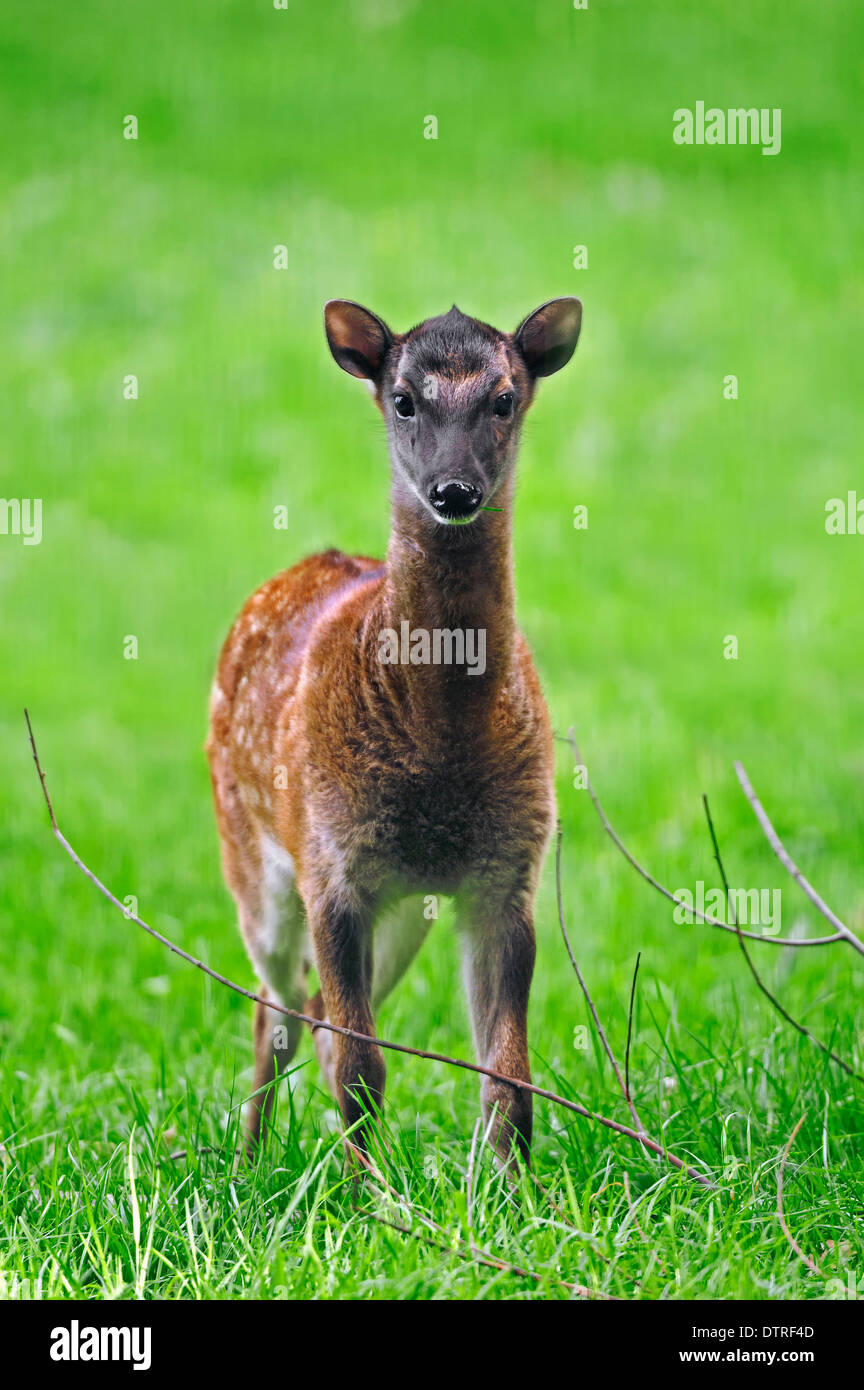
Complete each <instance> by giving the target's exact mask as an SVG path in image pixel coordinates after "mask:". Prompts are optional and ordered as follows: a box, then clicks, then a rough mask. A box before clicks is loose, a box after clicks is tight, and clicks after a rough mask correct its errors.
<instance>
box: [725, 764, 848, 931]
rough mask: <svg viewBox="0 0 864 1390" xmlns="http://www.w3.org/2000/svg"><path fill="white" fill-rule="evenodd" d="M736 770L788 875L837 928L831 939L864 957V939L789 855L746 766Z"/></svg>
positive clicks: (766, 835) (737, 766) (737, 767)
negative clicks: (849, 925) (863, 939)
mask: <svg viewBox="0 0 864 1390" xmlns="http://www.w3.org/2000/svg"><path fill="white" fill-rule="evenodd" d="M735 772H736V774H737V776H738V781H739V782H740V783H741V786H742V787H743V789H744V795H745V796H746V797H747V800H748V801H749V802H750V805H751V806H752V807H753V811H754V813H755V816H756V819H757V820H758V822H759V824H760V825H761V827H762V829H763V831H764V832H765V838H766V840H767V841H768V843H769V845H770V846H771V848H772V849H773V851H774V853H775V854H776V855H777V858H778V859H779V860H780V863H781V864H782V865H783V868H784V869H785V870H786V872H787V873H788V874H791V875H792V877H793V878H794V880H795V882H796V883H797V884H798V887H799V888H800V889H801V890H802V892H803V893H805V894H806V896H807V897H808V898H809V899H810V901H811V903H812V904H813V906H814V907H815V908H816V910H817V911H818V912H821V914H822V916H823V917H824V918H825V920H826V921H827V922H830V923H831V926H832V927H834V929H835V931H836V933H837V935H836V936H833V937H830V938H829V939H830V940H831V941H836V940H837V938H838V937H842V938H843V940H844V941H848V943H849V945H850V946H852V947H854V949H855V950H856V951H858V952H859V953H860V954H861V955H862V956H864V942H862V941H861V940H860V939H859V938H858V937H857V936H856V935H855V933H854V932H853V931H852V930H851V929H850V928H849V927H847V926H846V923H845V922H841V920H840V918H839V917H838V916H837V914H836V912H832V911H831V908H830V907H829V906H828V904H827V903H826V902H825V900H824V898H821V897H820V896H819V894H818V893H817V892H816V889H815V888H814V887H813V885H812V883H810V882H808V880H807V879H806V878H805V877H804V875H803V874H802V872H801V870H800V869H799V868H798V865H797V864H796V863H795V861H794V859H793V858H792V856H791V855H790V854H789V852H788V850H787V849H786V847H785V845H784V844H783V841H782V840H781V839H780V836H779V835H778V834H777V831H776V830H775V829H774V826H773V825H772V824H771V821H770V820H769V819H768V813H767V811H766V810H765V807H764V806H763V805H762V802H761V801H760V800H759V798H758V796H757V795H756V793H755V791H754V790H753V787H752V785H751V782H750V778H749V777H748V776H747V773H746V772H745V771H744V767H743V765H742V764H741V763H737V762H736V764H735Z"/></svg>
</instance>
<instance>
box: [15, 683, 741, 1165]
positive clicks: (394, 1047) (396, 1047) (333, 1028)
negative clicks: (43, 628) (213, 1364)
mask: <svg viewBox="0 0 864 1390" xmlns="http://www.w3.org/2000/svg"><path fill="white" fill-rule="evenodd" d="M24 717H25V719H26V720H27V729H28V732H29V735H30V747H31V749H32V751H33V761H34V763H35V764H36V771H37V773H38V774H39V780H40V782H41V784H42V791H43V793H44V795H45V801H46V803H47V806H48V814H49V816H50V818H51V828H52V830H53V832H54V835H55V838H56V839H57V840H58V841H59V843H60V844H61V845H62V847H63V849H64V850H65V852H66V853H67V854H68V855H69V858H70V859H71V860H72V862H73V864H75V866H76V868H78V869H80V871H81V873H82V874H84V876H85V878H88V879H89V880H90V882H91V883H92V884H93V885H94V887H96V888H98V890H99V892H100V893H101V894H102V895H103V897H105V898H107V899H108V901H109V902H111V903H113V904H114V906H115V907H116V908H117V909H118V910H119V911H120V912H122V914H123V916H124V917H125V918H126V919H127V920H128V921H130V922H134V923H135V925H136V926H138V927H140V928H141V929H142V931H145V932H147V933H148V935H150V936H152V937H154V938H155V940H156V941H158V942H160V943H161V945H163V946H165V947H167V949H168V950H169V951H172V952H173V953H174V955H177V956H180V957H182V959H183V960H185V961H188V963H189V964H190V965H194V966H195V968H196V969H197V970H203V972H204V974H205V975H209V976H210V978H211V979H213V980H216V981H217V982H218V983H219V984H220V985H224V986H225V988H226V989H231V990H233V991H234V993H235V994H241V995H242V996H243V997H244V999H251V1000H252V1001H253V1003H256V1004H265V1005H266V1006H267V1008H268V1009H272V1010H273V1012H274V1013H280V1014H284V1015H285V1016H286V1018H294V1019H297V1020H298V1021H299V1022H300V1023H308V1024H309V1026H310V1027H312V1026H313V1025H314V1027H315V1028H324V1029H326V1030H327V1031H328V1032H331V1033H339V1034H341V1036H342V1037H345V1038H353V1039H355V1041H357V1042H364V1043H371V1044H372V1045H373V1046H375V1047H381V1048H385V1049H387V1050H389V1051H391V1052H402V1053H405V1054H406V1055H407V1056H409V1057H422V1058H424V1059H425V1060H426V1061H428V1062H441V1063H443V1064H444V1065H445V1066H450V1067H459V1068H461V1069H462V1070H463V1071H470V1072H474V1073H475V1074H477V1075H478V1076H488V1077H490V1078H491V1079H492V1080H493V1081H500V1082H503V1083H504V1084H505V1085H507V1086H514V1087H516V1089H517V1090H522V1091H530V1092H531V1094H532V1095H535V1096H540V1097H541V1098H542V1099H543V1100H548V1101H551V1102H552V1104H554V1105H560V1106H562V1107H563V1108H564V1109H565V1110H571V1111H573V1113H574V1114H576V1115H581V1116H582V1117H583V1119H586V1120H594V1121H595V1122H596V1123H597V1124H600V1125H603V1126H604V1127H605V1128H606V1129H611V1130H614V1131H615V1133H616V1134H622V1135H624V1137H625V1138H627V1139H633V1140H635V1142H637V1143H639V1144H641V1145H642V1147H643V1148H646V1149H650V1150H651V1152H652V1153H656V1154H657V1155H658V1156H659V1157H661V1158H663V1159H664V1160H665V1161H666V1162H667V1163H669V1164H670V1165H671V1166H672V1167H673V1168H678V1169H680V1170H681V1171H682V1172H686V1173H687V1175H688V1177H691V1178H693V1179H694V1181H696V1182H698V1183H701V1184H702V1186H703V1187H714V1186H715V1184H714V1182H713V1181H712V1180H711V1178H709V1177H707V1176H706V1175H705V1174H704V1173H700V1172H699V1171H698V1169H696V1168H692V1167H690V1166H689V1164H686V1163H684V1161H683V1160H682V1159H680V1158H678V1157H677V1156H676V1155H675V1154H673V1153H670V1151H669V1150H668V1149H664V1148H662V1147H661V1146H660V1145H659V1144H656V1143H655V1142H654V1140H653V1139H648V1138H647V1137H646V1136H645V1135H643V1134H638V1133H637V1132H636V1131H635V1130H632V1129H630V1128H629V1127H628V1126H627V1125H622V1124H619V1123H618V1121H617V1120H610V1119H609V1118H608V1117H607V1116H605V1115H597V1114H595V1113H594V1112H593V1111H591V1110H588V1109H586V1107H585V1106H584V1105H580V1104H579V1103H578V1101H575V1100H569V1099H568V1098H567V1097H566V1096H559V1095H556V1093H555V1092H554V1091H547V1090H545V1089H544V1087H542V1086H535V1085H534V1084H533V1082H531V1081H523V1080H521V1079H520V1078H518V1077H514V1076H505V1075H504V1074H503V1073H502V1072H497V1071H492V1070H491V1069H490V1068H489V1067H482V1066H480V1065H479V1063H477V1062H467V1061H465V1060H464V1059H463V1058H461V1057H447V1056H445V1055H444V1054H443V1053H440V1052H427V1051H424V1050H423V1049H421V1048H417V1047H408V1046H406V1045H405V1044H404V1043H394V1042H388V1041H387V1040H386V1039H385V1038H376V1037H373V1036H371V1034H368V1033H360V1032H357V1031H356V1030H355V1029H353V1028H343V1027H340V1026H339V1025H338V1024H335V1023H330V1022H328V1021H325V1020H322V1019H319V1018H314V1017H313V1016H312V1015H310V1014H304V1013H301V1012H300V1011H299V1010H298V1009H289V1008H287V1007H286V1005H284V1004H279V1003H277V1002H276V1001H275V1000H273V999H265V998H264V997H263V996H262V995H260V994H256V993H255V992H254V990H251V989H245V988H244V987H243V986H242V985H238V984H236V983H235V982H234V981H233V980H229V979H228V978H227V976H225V975H221V974H220V973H219V971H218V970H214V969H212V967H211V966H209V965H205V964H204V962H203V961H201V960H198V959H197V958H196V957H195V956H193V955H190V954H189V952H188V951H184V950H183V948H182V947H181V946H177V945H176V944H175V943H174V942H173V941H170V940H169V939H168V937H167V936H163V935H162V933H161V932H158V931H157V930H156V928H155V927H151V926H150V925H149V924H148V923H147V922H145V921H143V920H142V918H140V917H137V916H136V915H135V914H134V913H132V912H130V911H129V909H128V908H126V907H124V905H123V903H121V902H120V900H119V899H118V898H116V897H115V896H114V894H113V893H112V892H111V890H110V888H107V887H106V886H105V884H104V883H103V882H102V881H101V879H99V878H97V877H96V875H95V874H94V873H93V871H92V869H89V868H88V867H87V865H86V864H85V863H84V861H83V859H81V858H80V856H79V855H78V854H77V853H76V851H75V850H74V849H73V848H72V846H71V845H70V843H69V841H68V840H67V839H66V837H65V835H64V834H63V833H62V831H61V830H60V828H59V826H58V824H57V818H56V816H55V815H54V807H53V805H52V803H51V797H50V796H49V794H48V787H47V785H46V781H45V775H44V773H43V771H42V764H41V763H40V761H39V754H38V752H37V749H36V740H35V738H34V736H33V729H32V726H31V724H30V716H29V714H28V713H27V711H26V710H25V711H24Z"/></svg>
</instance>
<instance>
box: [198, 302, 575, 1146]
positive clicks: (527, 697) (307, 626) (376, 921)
mask: <svg viewBox="0 0 864 1390" xmlns="http://www.w3.org/2000/svg"><path fill="white" fill-rule="evenodd" d="M581 313H582V310H581V305H580V303H579V300H578V299H572V298H565V299H554V300H550V301H549V303H547V304H543V305H542V306H541V307H540V308H539V309H537V310H536V311H535V312H534V313H533V314H531V315H529V317H528V318H526V319H525V321H524V322H523V324H522V325H521V327H520V328H519V329H518V330H517V332H516V333H514V334H509V333H500V332H498V331H497V330H496V329H494V328H491V327H490V326H489V325H488V324H485V323H481V322H479V321H478V320H476V319H472V318H468V317H466V316H465V315H464V314H462V313H460V311H459V310H458V309H457V308H456V307H455V306H454V307H453V308H452V309H451V310H450V312H449V313H447V314H445V315H442V316H441V317H439V318H433V319H428V320H427V321H426V322H425V323H422V324H420V326H419V327H417V328H413V329H411V331H410V332H408V333H404V334H397V333H392V332H391V331H390V329H389V328H387V327H386V325H385V324H384V323H383V322H382V321H381V319H379V318H377V317H376V315H375V314H373V313H370V312H369V310H367V309H364V308H361V306H360V305H359V304H355V303H353V302H351V301H349V300H339V299H337V300H330V301H329V303H328V304H327V305H326V306H325V310H324V322H325V329H326V333H327V341H328V343H329V345H330V351H331V352H332V354H333V357H334V358H335V359H336V361H337V363H338V364H339V366H340V367H342V368H343V369H344V370H345V371H346V372H348V373H350V375H352V376H355V377H361V378H365V379H366V381H367V383H368V384H369V386H370V389H371V391H372V394H373V396H374V398H375V402H376V404H377V406H378V408H379V410H380V411H381V413H382V415H383V416H384V420H385V422H386V427H387V439H388V444H389V451H390V462H391V469H392V486H391V516H392V521H391V531H390V542H389V545H388V549H387V559H386V561H384V562H383V563H382V562H381V561H378V560H370V559H366V558H363V557H355V556H348V555H343V554H341V552H339V551H337V550H329V551H327V552H326V553H325V554H322V555H313V556H311V557H309V558H308V559H306V560H303V561H301V563H300V564H297V565H295V566H294V567H293V568H292V569H289V570H285V571H284V572H283V573H282V574H280V575H277V577H276V578H275V579H271V580H270V582H269V583H267V584H265V585H264V586H263V587H262V588H260V589H259V590H258V592H257V593H255V594H253V595H252V597H251V598H250V599H249V601H248V603H247V604H246V606H245V608H244V609H243V611H242V612H241V614H240V616H239V617H238V619H237V621H236V622H235V624H234V626H233V628H232V629H231V632H230V634H229V636H228V639H227V641H226V643H225V646H224V648H223V651H222V655H221V659H220V662H219V668H218V672H217V675H216V679H215V683H214V686H213V693H212V700H211V711H210V733H209V738H208V742H207V751H208V754H209V758H210V769H211V776H212V781H213V792H214V797H215V802H216V816H217V820H218V824H219V833H220V837H221V841H222V862H223V869H224V873H225V878H226V881H227V883H228V886H229V888H230V889H231V892H232V893H233V895H234V898H235V899H236V902H237V909H238V913H239V919H240V927H241V930H242V933H243V936H244V938H245V941H246V946H247V949H248V951H249V955H250V957H251V959H252V963H253V965H254V966H255V969H256V971H257V973H258V976H259V977H260V979H261V981H262V982H263V989H264V992H265V994H266V997H267V998H271V999H275V1000H278V1001H280V1002H281V1003H282V1004H284V1005H286V1006H287V1007H289V1008H293V1009H302V1008H303V1001H304V996H305V977H306V973H307V971H308V969H309V967H310V965H312V964H313V963H314V965H315V967H316V969H317V972H318V977H319V981H320V991H319V992H318V994H317V995H316V997H315V999H313V1000H311V1001H309V1002H308V1003H307V1004H306V1009H305V1011H306V1012H307V1013H311V1014H312V1015H314V1017H315V1018H318V1019H327V1020H330V1021H332V1022H333V1023H334V1024H338V1025H341V1026H343V1027H348V1028H351V1029H354V1030H356V1031H358V1032H361V1033H365V1034H374V1032H375V1027H374V1010H375V1008H376V1006H377V1004H378V1003H379V1002H380V1000H382V999H383V998H384V996H385V995H386V994H387V993H388V991H389V990H390V989H392V987H393V985H394V984H395V983H396V981H397V980H398V979H399V978H400V976H401V975H402V974H403V972H404V971H405V969H406V967H407V966H408V964H409V963H410V961H411V960H412V959H413V957H414V955H415V954H416V952H417V950H418V949H419V947H420V945H421V943H422V941H423V939H424V937H425V936H426V933H427V932H428V930H429V928H430V926H431V921H430V920H428V917H427V915H424V896H423V895H428V894H434V895H437V894H445V895H448V896H452V897H453V898H454V899H455V909H456V921H457V926H458V929H459V932H460V935H461V938H462V942H463V950H464V974H465V984H466V989H467V994H468V1000H469V1004H470V1012H471V1020H472V1026H473V1033H474V1040H475V1048H476V1054H477V1058H478V1060H479V1062H480V1064H481V1065H483V1066H487V1067H489V1068H490V1069H491V1070H494V1071H498V1072H501V1073H503V1074H504V1075H507V1076H513V1077H516V1078H518V1079H520V1080H526V1081H527V1080H530V1071H529V1065H528V1044H527V1034H526V1015H527V1009H528V991H529V987H530V984H531V975H532V971H533V967H534V926H533V919H532V912H533V899H534V893H535V889H536V884H537V879H538V875H539V871H540V867H541V863H542V860H543V855H544V852H545V849H546V846H547V844H548V840H549V836H550V833H551V830H552V825H553V820H554V790H553V744H552V734H551V729H550V725H549V716H548V714H547V711H546V706H545V704H544V701H543V696H542V694H541V691H540V685H539V682H538V679H537V675H536V673H535V670H534V666H533V664H532V661H531V656H530V653H529V651H528V647H527V645H526V643H525V640H524V638H523V637H522V635H521V633H520V632H519V630H518V629H517V627H516V623H515V617H514V584H513V555H512V542H511V531H512V511H513V493H514V467H515V461H516V453H517V447H518V440H519V431H520V426H521V422H522V417H523V415H524V414H525V411H526V410H527V408H528V406H529V405H530V403H531V399H532V397H533V395H534V390H535V384H536V381H537V379H538V378H539V377H543V376H549V375H550V374H551V373H552V372H557V371H558V370H559V369H560V368H561V367H563V366H564V365H565V364H566V363H567V362H568V361H569V360H570V357H571V356H572V354H573V350H574V348H575V346H576V341H577V339H578V336H579V327H580V322H581ZM457 523H458V524H457ZM471 633H473V634H474V638H475V640H474V642H473V643H469V642H467V640H466V634H468V635H469V636H470V634H471ZM481 634H482V642H481V640H480V638H481ZM469 645H470V646H472V647H473V650H474V654H475V657H474V659H473V660H470V661H469V660H468V659H467V647H468V646H469ZM481 646H482V653H483V660H482V661H481V660H480V659H479V652H480V648H481ZM463 655H464V656H466V659H465V660H460V659H459V658H460V657H462V656H463ZM300 1027H301V1025H300V1023H299V1022H297V1021H296V1020H291V1019H289V1018H287V1017H286V1016H285V1015H283V1014H277V1013H275V1012H273V1011H272V1010H270V1009H268V1008H267V1007H266V1006H264V1005H261V1004H257V1005H256V1016H255V1029H254V1032H255V1082H254V1084H255V1089H256V1092H258V1094H256V1095H255V1096H254V1097H253V1100H252V1102H251V1110H250V1119H249V1143H250V1146H252V1147H254V1144H255V1142H256V1141H257V1139H258V1137H259V1134H260V1131H261V1127H262V1122H263V1121H264V1120H265V1119H266V1117H267V1115H268V1113H269V1108H270V1103H271V1098H272V1092H273V1086H272V1085H270V1086H268V1085H267V1083H268V1082H272V1081H273V1080H274V1077H275V1076H278V1074H279V1070H280V1068H282V1067H284V1066H285V1065H286V1064H287V1063H289V1062H290V1060H291V1058H292V1057H293V1055H294V1052H295V1050H296V1047H297V1043H298V1040H299V1033H300ZM314 1035H315V1045H316V1050H317V1052H318V1055H319V1059H320V1061H321V1064H322V1067H323V1069H324V1072H325V1075H326V1077H327V1079H328V1082H329V1084H330V1087H331V1090H332V1091H333V1093H334V1095H335V1096H336V1099H337V1100H338V1102H339V1106H340V1108H341V1112H342V1116H343V1119H344V1121H345V1124H346V1126H348V1125H353V1124H354V1123H355V1122H357V1121H358V1120H359V1121H361V1123H360V1125H359V1126H358V1133H357V1142H358V1143H359V1144H361V1145H365V1143H366V1142H367V1141H368V1138H369V1125H370V1124H371V1123H372V1120H371V1117H370V1109H371V1110H372V1111H374V1109H376V1108H377V1107H378V1106H380V1104H381V1102H382V1099H383V1092H384V1062H383V1059H382V1056H381V1052H380V1050H379V1049H378V1048H377V1047H375V1046H374V1045H372V1044H371V1043H363V1042H359V1041H357V1040H355V1039H351V1038H346V1037H344V1036H341V1035H340V1034H336V1033H331V1032H327V1031H326V1030H324V1029H320V1028H319V1029H316V1030H314ZM482 1099H483V1111H484V1117H485V1120H486V1122H487V1124H489V1125H490V1132H491V1136H492V1142H493V1144H494V1146H495V1150H496V1152H497V1155H498V1156H499V1157H500V1159H501V1160H502V1161H503V1162H504V1163H505V1164H507V1163H508V1162H509V1161H510V1160H511V1159H512V1157H513V1147H514V1141H515V1145H516V1146H517V1147H518V1150H519V1151H520V1152H521V1154H522V1156H523V1157H524V1158H525V1159H526V1160H527V1158H528V1151H529V1145H530V1141H531V1095H530V1093H529V1092H526V1091H523V1090H518V1089H516V1088H515V1087H512V1086H508V1085H505V1084H502V1083H499V1082H495V1081H493V1080H491V1079H490V1078H488V1077H487V1078H484V1080H483V1087H482ZM370 1101H371V1102H372V1105H371V1107H370V1105H369V1102H370Z"/></svg>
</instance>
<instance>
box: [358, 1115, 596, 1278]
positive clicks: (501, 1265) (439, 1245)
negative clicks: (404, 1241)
mask: <svg viewBox="0 0 864 1390" xmlns="http://www.w3.org/2000/svg"><path fill="white" fill-rule="evenodd" d="M479 1125H480V1121H479V1120H478V1121H477V1124H476V1125H475V1126H474V1139H473V1140H472V1144H471V1162H469V1168H470V1167H471V1165H472V1163H473V1157H474V1143H475V1141H476V1139H477V1130H478V1128H479ZM348 1147H349V1148H350V1150H351V1153H352V1154H353V1156H354V1158H355V1159H356V1160H357V1162H358V1163H360V1164H361V1165H362V1166H363V1167H364V1168H365V1169H366V1171H367V1173H369V1175H370V1177H372V1178H373V1179H374V1180H375V1182H377V1183H379V1184H380V1187H381V1188H382V1189H383V1192H384V1194H385V1195H386V1196H388V1197H389V1198H390V1199H391V1201H393V1202H394V1203H395V1204H396V1205H397V1206H399V1207H401V1208H402V1209H403V1210H406V1209H407V1213H408V1215H410V1216H413V1217H414V1218H415V1219H416V1220H418V1221H419V1222H421V1224H422V1225H423V1226H425V1227H426V1229H427V1230H428V1231H432V1232H433V1235H432V1236H431V1237H430V1236H428V1235H426V1234H425V1233H424V1232H422V1231H417V1230H414V1229H413V1228H412V1227H410V1226H402V1225H400V1224H399V1223H397V1222H395V1221H388V1220H387V1219H386V1218H385V1217H383V1216H380V1215H378V1213H377V1212H374V1211H369V1210H368V1208H364V1209H363V1214H364V1215H365V1216H368V1217H370V1218H371V1219H372V1220H373V1221H377V1222H378V1223H379V1225H382V1226H389V1227H390V1228H391V1229H392V1230H394V1231H401V1232H402V1234H403V1235H406V1236H411V1238H412V1239H413V1240H419V1241H421V1242H422V1243H423V1244H424V1245H429V1246H431V1247H432V1248H433V1249H436V1250H445V1251H446V1252H447V1253H448V1254H451V1255H456V1256H457V1257H458V1258H459V1259H460V1260H467V1261H469V1262H473V1263H475V1264H482V1265H486V1266H487V1267H489V1268H490V1269H497V1270H500V1271H501V1272H502V1273H504V1274H512V1275H514V1276H515V1277H517V1278H519V1279H531V1280H533V1281H534V1282H535V1283H538V1284H539V1283H540V1282H541V1281H542V1276H541V1275H539V1274H536V1273H535V1272H534V1271H533V1270H530V1269H523V1268H522V1267H521V1266H520V1265H514V1264H511V1263H510V1261H509V1260H502V1259H500V1258H499V1257H498V1256H497V1255H492V1254H490V1252H489V1251H488V1250H483V1249H481V1248H480V1247H479V1246H478V1245H477V1244H476V1242H475V1240H474V1237H473V1229H472V1223H471V1217H470V1215H469V1218H468V1226H469V1230H471V1242H470V1244H469V1243H468V1242H467V1241H464V1240H462V1239H461V1238H460V1237H459V1236H453V1237H450V1236H449V1235H448V1233H447V1231H445V1229H444V1227H443V1226H439V1224H438V1222H437V1221H434V1220H433V1219H432V1217H431V1216H425V1215H424V1214H423V1213H422V1212H418V1211H417V1210H416V1209H415V1208H414V1207H413V1206H412V1204H411V1203H410V1202H409V1201H408V1198H407V1197H403V1196H402V1195H401V1193H399V1192H397V1190H396V1188H395V1187H394V1186H393V1185H392V1183H389V1182H388V1181H387V1179H386V1178H385V1177H384V1175H383V1173H380V1172H379V1171H378V1169H377V1168H376V1166H375V1164H374V1163H373V1161H372V1159H371V1158H370V1157H369V1155H368V1154H367V1153H364V1152H363V1150H362V1149H360V1148H358V1147H357V1145H356V1144H351V1143H350V1142H349V1143H348ZM468 1201H469V1212H470V1203H471V1196H470V1186H469V1198H468ZM436 1237H437V1239H436ZM454 1241H455V1245H454V1243H453V1242H454ZM550 1278H551V1279H552V1281H553V1283H555V1284H557V1285H558V1287H559V1288H562V1289H568V1290H569V1291H570V1292H572V1293H576V1294H578V1295H579V1297H580V1298H602V1299H612V1297H613V1296H612V1295H611V1294H603V1293H599V1292H595V1290H593V1289H588V1288H587V1287H586V1286H585V1285H584V1284H571V1283H568V1282H567V1281H566V1280H564V1279H559V1278H558V1276H557V1275H550ZM614 1301H616V1302H617V1301H618V1300H617V1299H616V1300H614Z"/></svg>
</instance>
